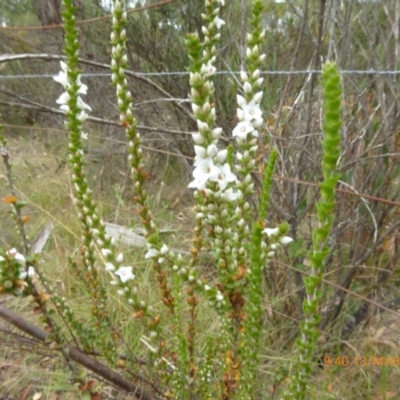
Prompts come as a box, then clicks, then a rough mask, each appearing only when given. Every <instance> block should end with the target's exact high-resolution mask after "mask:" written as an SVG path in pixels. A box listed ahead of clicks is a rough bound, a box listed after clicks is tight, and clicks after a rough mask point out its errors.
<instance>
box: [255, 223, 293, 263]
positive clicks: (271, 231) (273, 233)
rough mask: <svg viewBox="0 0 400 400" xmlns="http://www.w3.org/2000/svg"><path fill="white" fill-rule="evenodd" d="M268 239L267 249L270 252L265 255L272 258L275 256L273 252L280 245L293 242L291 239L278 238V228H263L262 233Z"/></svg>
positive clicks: (285, 237) (286, 237) (287, 237)
mask: <svg viewBox="0 0 400 400" xmlns="http://www.w3.org/2000/svg"><path fill="white" fill-rule="evenodd" d="M262 232H263V233H265V234H266V235H267V236H268V238H269V242H270V243H269V248H270V250H271V251H270V252H268V253H267V257H269V258H270V257H273V256H274V255H275V250H277V249H278V247H279V246H281V245H286V244H289V243H291V242H293V239H292V238H291V237H289V236H280V235H279V228H265V229H264V230H263V231H262Z"/></svg>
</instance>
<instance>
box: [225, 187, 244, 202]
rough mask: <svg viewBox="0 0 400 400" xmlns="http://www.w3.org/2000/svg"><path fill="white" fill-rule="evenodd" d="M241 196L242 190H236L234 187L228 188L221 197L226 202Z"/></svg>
mask: <svg viewBox="0 0 400 400" xmlns="http://www.w3.org/2000/svg"><path fill="white" fill-rule="evenodd" d="M240 197H241V193H240V192H234V191H233V189H232V188H229V189H226V190H225V191H224V192H223V193H222V194H221V199H222V200H224V201H226V202H231V201H236V200H238V199H239V198H240Z"/></svg>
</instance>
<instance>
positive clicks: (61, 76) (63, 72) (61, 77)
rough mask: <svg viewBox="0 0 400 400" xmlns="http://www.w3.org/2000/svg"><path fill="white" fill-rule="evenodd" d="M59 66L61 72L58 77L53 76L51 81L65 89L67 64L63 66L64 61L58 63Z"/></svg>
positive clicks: (67, 84)
mask: <svg viewBox="0 0 400 400" xmlns="http://www.w3.org/2000/svg"><path fill="white" fill-rule="evenodd" d="M60 65H61V71H60V72H59V73H58V75H56V76H53V79H54V80H55V81H56V82H58V83H61V85H63V86H64V87H67V86H69V82H68V76H67V69H68V66H67V64H65V62H64V61H60Z"/></svg>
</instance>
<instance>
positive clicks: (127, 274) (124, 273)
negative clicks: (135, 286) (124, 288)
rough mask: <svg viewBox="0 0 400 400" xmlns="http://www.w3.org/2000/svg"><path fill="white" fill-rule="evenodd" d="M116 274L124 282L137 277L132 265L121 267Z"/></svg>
mask: <svg viewBox="0 0 400 400" xmlns="http://www.w3.org/2000/svg"><path fill="white" fill-rule="evenodd" d="M114 274H115V275H118V276H119V278H120V279H121V282H122V283H125V282H128V281H131V280H133V279H135V275H134V274H133V273H132V267H119V268H118V269H117V270H116V271H115V272H114Z"/></svg>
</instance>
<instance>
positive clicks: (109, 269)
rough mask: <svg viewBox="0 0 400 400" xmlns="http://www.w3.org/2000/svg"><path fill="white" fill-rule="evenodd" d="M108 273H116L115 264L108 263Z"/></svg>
mask: <svg viewBox="0 0 400 400" xmlns="http://www.w3.org/2000/svg"><path fill="white" fill-rule="evenodd" d="M106 271H115V267H114V264H113V263H110V262H108V263H106Z"/></svg>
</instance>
